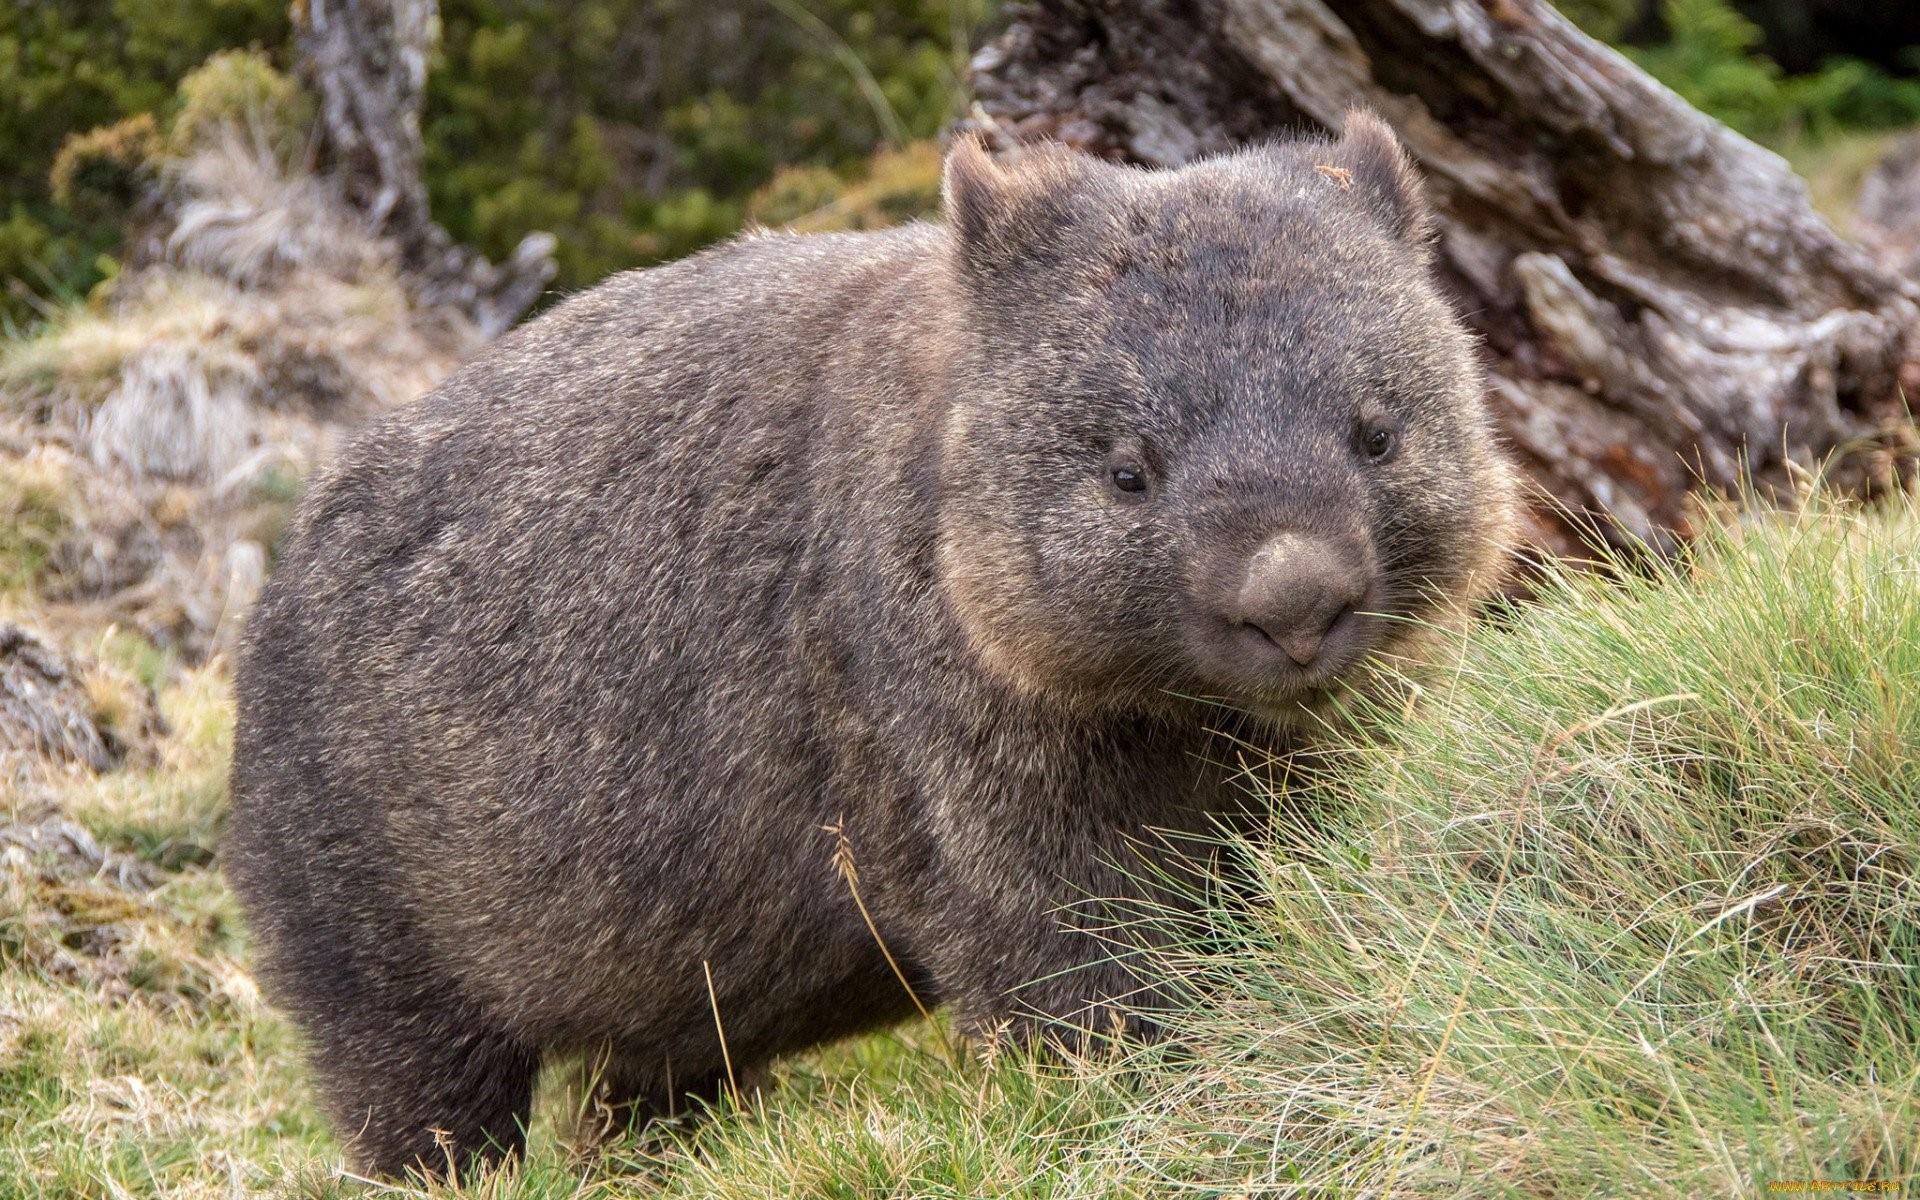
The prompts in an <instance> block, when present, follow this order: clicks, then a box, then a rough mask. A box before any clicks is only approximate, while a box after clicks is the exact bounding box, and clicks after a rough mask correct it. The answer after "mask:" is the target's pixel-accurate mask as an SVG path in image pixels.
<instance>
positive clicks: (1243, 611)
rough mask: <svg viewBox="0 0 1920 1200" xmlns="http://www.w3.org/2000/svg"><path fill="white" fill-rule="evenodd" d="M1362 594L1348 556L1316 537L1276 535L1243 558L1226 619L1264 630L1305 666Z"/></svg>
mask: <svg viewBox="0 0 1920 1200" xmlns="http://www.w3.org/2000/svg"><path fill="white" fill-rule="evenodd" d="M1366 593H1367V581H1366V573H1365V571H1364V569H1363V568H1362V567H1361V565H1360V564H1359V563H1358V562H1357V561H1356V560H1355V559H1354V558H1353V557H1351V556H1349V555H1347V554H1344V553H1342V552H1341V551H1340V550H1338V549H1336V548H1335V547H1333V546H1331V545H1329V544H1328V543H1326V542H1323V541H1321V540H1319V539H1317V538H1312V537H1307V536H1305V535H1302V534H1298V533H1282V534H1280V535H1278V536H1277V537H1274V538H1273V539H1271V540H1270V541H1268V542H1267V543H1266V544H1265V545H1263V546H1261V547H1260V549H1258V550H1256V551H1255V552H1254V555H1253V557H1252V559H1250V560H1249V561H1248V563H1247V574H1246V578H1245V579H1243V580H1242V581H1241V584H1240V588H1239V590H1238V592H1237V593H1235V594H1234V596H1233V598H1232V601H1231V603H1230V606H1229V611H1228V613H1227V617H1228V619H1229V620H1231V621H1233V622H1234V623H1236V624H1239V625H1243V626H1246V627H1248V628H1249V629H1253V630H1258V631H1259V632H1260V633H1262V634H1264V635H1265V636H1266V639H1267V640H1268V641H1270V642H1272V643H1273V644H1274V645H1276V646H1278V647H1279V648H1280V649H1281V650H1283V651H1285V652H1286V655H1287V657H1288V658H1290V659H1292V660H1293V662H1294V664H1295V665H1296V666H1300V667H1310V666H1312V665H1313V663H1314V661H1315V660H1316V659H1318V658H1319V657H1320V649H1321V646H1322V645H1323V644H1324V643H1325V642H1326V640H1327V635H1328V634H1330V633H1332V632H1333V630H1334V628H1335V627H1336V626H1338V625H1339V624H1340V622H1341V621H1342V620H1344V619H1345V618H1346V617H1347V616H1348V615H1349V614H1350V613H1352V612H1353V611H1354V609H1355V608H1356V607H1357V606H1358V605H1359V604H1360V602H1361V600H1362V599H1363V598H1365V596H1366Z"/></svg>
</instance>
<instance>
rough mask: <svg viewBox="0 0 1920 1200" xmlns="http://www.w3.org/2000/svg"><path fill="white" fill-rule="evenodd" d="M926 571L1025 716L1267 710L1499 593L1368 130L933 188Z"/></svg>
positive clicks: (1470, 406)
mask: <svg viewBox="0 0 1920 1200" xmlns="http://www.w3.org/2000/svg"><path fill="white" fill-rule="evenodd" d="M946 197H947V198H946V203H947V218H948V223H949V226H950V228H951V245H952V255H953V259H952V264H951V265H952V271H953V275H954V278H955V280H956V281H957V287H958V289H959V291H960V294H961V297H962V304H963V305H964V308H965V313H964V319H963V321H962V332H961V333H960V335H959V336H960V338H961V343H962V349H961V350H960V351H959V353H958V355H957V359H956V369H955V374H954V377H955V383H954V389H955V394H954V397H953V404H952V408H951V415H950V417H949V419H948V425H947V428H946V431H945V435H944V440H943V443H942V478H941V483H942V530H941V569H942V578H943V582H944V585H945V587H946V589H947V595H948V597H949V601H950V603H951V604H952V606H953V609H954V611H955V613H956V614H957V615H958V617H959V619H960V622H961V624H962V625H963V627H964V628H965V629H966V632H967V636H968V638H969V640H970V642H971V643H972V645H973V647H974V649H975V650H976V652H977V653H979V654H980V656H981V657H982V658H983V659H984V660H985V661H986V663H987V664H988V665H989V667H990V668H992V669H993V670H994V671H996V672H997V673H998V674H1000V675H1001V676H1002V677H1003V678H1005V679H1007V680H1009V681H1011V682H1012V683H1014V684H1015V685H1016V686H1018V687H1020V688H1021V689H1023V690H1026V691H1029V692H1044V693H1050V694H1055V695H1059V696H1062V697H1065V696H1069V695H1076V696H1080V697H1083V698H1086V699H1088V700H1091V701H1093V702H1097V703H1100V704H1103V705H1111V704H1116V703H1117V704H1123V705H1128V704H1137V705H1138V706H1139V707H1141V708H1151V707H1159V706H1161V705H1163V704H1165V703H1167V697H1168V696H1169V695H1173V694H1182V695H1188V696H1211V697H1224V698H1227V699H1229V700H1232V701H1234V702H1237V703H1240V704H1243V705H1247V706H1249V707H1253V708H1256V709H1265V710H1268V711H1274V710H1280V709H1284V708H1286V707H1288V706H1289V705H1290V703H1291V702H1292V701H1295V700H1299V699H1304V698H1310V697H1311V696H1312V695H1314V694H1315V693H1317V692H1318V691H1319V690H1320V689H1322V688H1324V687H1325V686H1326V685H1328V684H1329V683H1331V682H1333V681H1334V680H1335V679H1337V678H1340V677H1342V676H1343V675H1346V674H1348V673H1350V672H1351V671H1352V670H1353V668H1355V667H1356V666H1358V665H1360V664H1363V663H1365V662H1367V661H1368V660H1369V659H1370V658H1372V657H1374V656H1376V655H1379V654H1383V653H1390V652H1396V651H1402V650H1404V649H1405V648H1406V647H1407V645H1408V643H1409V641H1410V640H1411V638H1412V636H1413V635H1414V633H1415V631H1416V630H1417V629H1419V628H1420V627H1421V626H1422V624H1423V623H1424V624H1427V625H1431V624H1432V623H1435V622H1436V621H1445V620H1449V619H1451V618H1453V617H1455V616H1457V615H1458V614H1459V613H1460V612H1461V611H1463V610H1464V609H1465V608H1466V607H1467V606H1468V605H1470V604H1471V603H1472V602H1473V601H1474V600H1476V599H1478V598H1480V597H1482V596H1484V595H1485V594H1486V593H1487V592H1488V591H1489V590H1490V589H1491V588H1492V587H1493V586H1495V585H1496V584H1497V583H1498V582H1499V577H1500V574H1501V571H1502V569H1503V566H1504V564H1505V561H1506V558H1507V548H1508V543H1509V540H1510V538H1511V530H1512V527H1513V524H1514V517H1515V511H1516V509H1515V506H1516V501H1515V484H1514V477H1513V475H1512V472H1511V470H1510V468H1509V467H1508V465H1507V464H1506V462H1505V461H1504V460H1503V458H1502V456H1501V454H1500V452H1499V449H1498V448H1497V446H1496V442H1495V438H1494V434H1493V431H1492V427H1491V423H1490V421H1489V417H1488V413H1487V411H1486V408H1485V405H1484V402H1483V399H1482V394H1483V387H1484V384H1483V380H1482V377H1481V373H1480V371H1479V369H1478V367H1477V365H1476V362H1475V357H1474V354H1473V349H1472V346H1471V345H1470V343H1469V340H1468V337H1467V335H1466V334H1465V332H1464V331H1463V330H1462V329H1461V327H1460V326H1459V324H1458V322H1457V321H1456V320H1455V318H1454V316H1453V315H1452V312H1451V310H1450V309H1449V307H1448V305H1447V304H1446V302H1445V301H1444V300H1443V299H1442V298H1441V296H1440V294H1439V292H1438V290H1437V289H1436V287H1435V286H1434V283H1433V281H1432V279H1431V276H1430V271H1429V263H1428V250H1427V240H1428V236H1429V218H1428V215H1427V210H1426V208H1425V205H1424V202H1423V200H1422V198H1421V195H1420V191H1419V184H1418V181H1417V179H1416V177H1415V176H1414V174H1413V171H1412V169H1411V167H1410V166H1409V165H1408V163H1407V160H1406V158H1405V156H1404V154H1403V153H1402V152H1401V149H1400V146H1399V144H1398V142H1397V141H1396V140H1395V139H1394V136H1393V134H1392V133H1391V131H1389V130H1388V128H1387V127H1386V126H1385V125H1383V124H1381V123H1380V122H1379V121H1378V120H1376V119H1374V118H1372V117H1370V116H1367V115H1365V114H1355V115H1353V116H1351V117H1349V118H1348V120H1347V123H1346V132H1345V135H1344V136H1343V137H1342V138H1341V139H1340V140H1339V141H1337V142H1325V141H1301V142H1294V143H1283V144H1276V145H1272V146H1266V147H1261V148H1257V149H1250V150H1244V151H1241V152H1239V153H1236V154H1233V155H1231V156H1228V157H1223V158H1216V159H1212V160H1208V161H1204V162H1200V163H1197V164H1194V165H1192V166H1188V167H1184V168H1181V169H1178V170H1173V171H1163V172H1151V171H1141V170H1135V169H1131V168H1126V167H1121V166H1116V165H1112V164H1108V163H1103V162H1100V161H1098V160H1095V159H1092V158H1090V157H1087V156H1084V155H1080V154H1076V153H1073V152H1071V151H1067V150H1063V149H1059V148H1042V149H1038V150H1030V151H1027V152H1026V153H1025V154H1024V155H1023V156H1022V157H1021V159H1020V160H1018V161H1016V162H1014V163H1012V164H1011V165H1005V166H1003V165H1000V164H997V163H995V162H994V161H993V160H992V159H990V158H989V157H988V156H987V155H986V153H985V152H984V151H983V150H981V149H980V148H979V146H978V145H976V144H974V143H972V142H966V141H963V142H961V143H960V144H959V145H958V146H957V147H956V148H955V150H954V151H953V153H952V155H951V156H950V157H949V159H948V163H947V172H946Z"/></svg>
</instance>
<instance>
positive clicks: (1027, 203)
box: [941, 133, 1088, 271]
mask: <svg viewBox="0 0 1920 1200" xmlns="http://www.w3.org/2000/svg"><path fill="white" fill-rule="evenodd" d="M1016 153H1017V156H1018V157H1017V158H1016V159H1015V161H1013V162H1010V163H1001V162H998V161H996V160H995V159H994V157H993V155H992V154H990V153H988V151H987V147H986V143H985V142H983V141H982V140H981V139H980V137H979V136H978V135H977V134H972V133H967V134H962V135H961V136H960V137H959V138H958V139H957V140H956V141H955V142H954V143H953V149H951V150H949V151H947V162H946V169H945V171H944V173H943V176H942V179H941V191H942V194H943V198H944V201H945V209H946V217H947V225H948V226H949V227H950V228H951V229H952V230H953V237H954V242H955V244H956V245H957V246H958V248H959V251H960V259H961V262H962V263H964V264H966V265H967V266H968V267H970V268H975V269H979V270H982V271H989V270H992V269H994V268H999V269H1006V268H1008V267H1009V266H1014V267H1017V265H1018V264H1019V263H1020V262H1021V261H1023V260H1024V259H1025V258H1027V257H1028V256H1029V255H1030V254H1031V252H1032V251H1034V250H1035V249H1036V248H1038V247H1041V246H1044V245H1046V244H1047V243H1048V242H1049V241H1051V240H1053V239H1055V238H1057V237H1058V236H1059V235H1060V234H1061V232H1062V231H1063V229H1064V228H1065V227H1066V226H1067V225H1069V224H1070V223H1071V222H1072V221H1073V219H1074V213H1075V204H1076V193H1077V191H1078V186H1079V184H1080V183H1081V182H1082V180H1083V178H1084V176H1085V173H1086V171H1087V169H1088V166H1087V162H1086V161H1085V156H1084V155H1081V154H1078V153H1075V152H1074V151H1072V150H1069V149H1067V148H1066V147H1064V146H1052V145H1044V144H1043V145H1038V146H1028V147H1023V148H1021V149H1020V150H1018V151H1017V152H1016Z"/></svg>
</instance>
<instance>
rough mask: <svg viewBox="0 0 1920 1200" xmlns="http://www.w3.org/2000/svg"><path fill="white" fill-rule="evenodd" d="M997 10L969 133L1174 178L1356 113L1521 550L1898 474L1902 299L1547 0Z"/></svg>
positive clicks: (1876, 485) (1906, 307) (1650, 529)
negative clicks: (1531, 516)
mask: <svg viewBox="0 0 1920 1200" xmlns="http://www.w3.org/2000/svg"><path fill="white" fill-rule="evenodd" d="M1009 15H1010V18H1011V21H1010V24H1009V26H1008V28H1007V30H1006V32H1005V33H1004V34H1003V35H1002V36H1001V37H999V38H998V39H997V40H996V41H994V42H993V43H991V44H990V45H989V46H987V47H986V48H985V49H984V50H982V51H981V52H980V54H979V55H978V56H977V57H976V58H975V60H974V69H973V84H974V88H975V92H976V97H977V107H976V109H975V118H974V122H973V123H974V124H976V125H978V126H980V127H981V128H983V129H984V130H985V131H986V132H987V133H988V134H989V136H991V137H994V138H997V139H999V140H1000V141H1002V142H1019V141H1030V140H1036V139H1048V138H1051V139H1058V140H1062V141H1066V142H1069V143H1072V144H1075V145H1078V146H1081V147H1083V148H1085V149H1088V150H1090V151H1092V152H1094V153H1097V154H1101V155H1105V156H1108V157H1112V158H1120V159H1129V160H1135V161H1141V162H1149V163H1163V164H1171V163H1178V162H1181V161H1184V160H1186V159H1189V158H1192V157H1194V156H1196V155H1201V154H1206V153H1209V152H1213V151H1218V150H1222V149H1225V148H1227V147H1228V146H1231V145H1233V144H1235V143H1239V142H1245V141H1248V140H1252V139H1256V138H1260V137H1265V136H1271V135H1274V134H1277V133H1281V132H1283V131H1288V130H1294V129H1312V128H1316V127H1317V128H1324V129H1338V128H1339V126H1340V124H1341V122H1342V121H1343V119H1344V114H1345V113H1347V112H1348V111H1349V110H1350V109H1352V108H1355V107H1359V106H1364V107H1367V108H1371V109H1373V110H1374V111H1376V112H1378V113H1380V114H1381V115H1383V116H1384V117H1385V118H1386V119H1387V120H1388V121H1389V122H1391V123H1392V124H1393V126H1394V127H1395V128H1396V129H1397V130H1398V131H1399V134H1400V136H1401V138H1402V139H1403V140H1404V141H1405V143H1406V145H1407V148H1408V149H1409V151H1410V152H1411V153H1412V154H1413V156H1414V157H1415V158H1416V160H1417V161H1418V162H1419V163H1420V165H1421V167H1422V168H1423V170H1424V173H1425V175H1426V178H1427V181H1428V185H1429V191H1430V193H1431V195H1432V197H1433V200H1434V203H1435V206H1436V208H1437V210H1438V213H1439V216H1440V235H1439V242H1438V247H1437V248H1438V261H1439V265H1440V270H1441V271H1442V274H1443V276H1444V278H1445V279H1446V281H1447V284H1448V286H1449V288H1450V290H1451V292H1452V293H1453V295H1454V297H1455V299H1456V302H1457V303H1458V305H1459V308H1460V311H1461V313H1462V315H1463V316H1464V317H1465V318H1466V320H1467V321H1468V322H1469V323H1470V324H1471V325H1472V326H1473V327H1474V328H1475V329H1476V330H1477V331H1478V332H1479V333H1480V334H1481V335H1482V336H1483V338H1484V341H1485V347H1486V354H1487V359H1488V364H1489V367H1490V371H1491V389H1492V396H1493V401H1494V403H1495V405H1496V407H1497V408H1498V410H1499V412H1500V413H1501V415H1502V418H1503V420H1504V423H1505V426H1506V430H1507V432H1508V435H1509V437H1510V438H1511V440H1512V442H1513V444H1514V446H1515V448H1516V450H1517V451H1518V453H1519V454H1520V456H1521V457H1522V459H1523V461H1525V463H1526V464H1527V465H1528V467H1529V468H1530V469H1531V471H1532V473H1533V474H1534V476H1535V477H1536V478H1537V479H1538V480H1539V481H1540V482H1541V483H1542V484H1543V485H1544V490H1545V492H1546V494H1547V496H1548V497H1551V501H1552V503H1543V504H1542V505H1541V515H1542V520H1541V524H1540V530H1539V540H1540V541H1541V542H1542V543H1543V544H1544V545H1547V546H1549V547H1552V548H1555V549H1562V550H1564V549H1569V548H1572V547H1573V546H1575V545H1576V543H1577V537H1578V535H1577V534H1576V532H1575V528H1576V526H1577V525H1579V524H1581V523H1584V521H1585V520H1586V519H1587V517H1588V516H1589V515H1591V516H1594V517H1599V518H1602V519H1601V521H1600V524H1601V526H1602V528H1603V529H1605V530H1606V531H1607V533H1608V535H1609V536H1610V537H1614V538H1620V537H1621V536H1622V535H1625V536H1626V537H1628V538H1631V539H1636V540H1645V541H1649V542H1652V543H1653V544H1655V545H1660V546H1666V545H1670V544H1671V543H1672V539H1673V537H1674V536H1675V535H1676V534H1677V535H1679V536H1683V537H1684V536H1685V535H1686V533H1687V532H1688V530H1689V528H1690V521H1691V516H1692V514H1693V511H1694V510H1693V508H1692V503H1691V500H1690V497H1691V496H1692V495H1693V494H1694V493H1695V492H1696V491H1697V490H1699V489H1708V490H1713V491H1722V492H1732V491H1735V490H1737V489H1739V488H1740V487H1741V486H1742V484H1743V481H1746V480H1749V479H1750V480H1751V481H1752V482H1753V484H1755V485H1756V486H1757V487H1758V488H1759V489H1761V490H1762V492H1763V493H1765V492H1778V493H1780V494H1787V493H1789V492H1790V491H1791V490H1792V489H1793V487H1794V486H1795V485H1796V484H1797V482H1798V480H1797V478H1796V477H1797V476H1798V475H1799V474H1800V472H1801V469H1803V468H1811V467H1814V466H1815V465H1816V464H1819V463H1821V462H1823V461H1829V460H1831V467H1830V474H1829V478H1831V479H1832V480H1833V481H1834V482H1836V483H1837V484H1840V485H1841V486H1845V487H1849V488H1852V489H1855V490H1858V491H1862V492H1873V491H1877V490H1881V489H1885V488H1888V487H1891V486H1895V485H1898V484H1902V483H1904V481H1905V480H1906V479H1907V478H1908V477H1909V476H1910V473H1911V470H1912V455H1911V451H1912V447H1913V444H1914V438H1913V431H1912V426H1911V424H1910V422H1908V420H1907V419H1906V413H1905V409H1904V407H1903V402H1902V391H1903V388H1904V390H1905V392H1906V393H1907V394H1915V393H1920V362H1916V361H1915V359H1916V353H1917V352H1920V338H1916V326H1917V325H1920V288H1916V286H1915V284H1914V283H1913V282H1911V281H1909V280H1907V279H1904V278H1902V277H1901V276H1900V274H1899V273H1897V272H1895V271H1892V270H1889V269H1888V268H1887V267H1886V266H1885V265H1883V264H1882V263H1880V262H1878V261H1876V259H1875V258H1874V256H1872V255H1871V254H1869V253H1868V252H1867V251H1866V250H1864V249H1863V248H1861V247H1860V246H1857V245H1855V244H1853V243H1852V242H1849V241H1847V240H1846V239H1844V238H1842V237H1840V236H1839V235H1838V234H1836V233H1835V232H1834V231H1833V229H1832V228H1830V227H1829V226H1828V225H1827V224H1826V223H1825V222H1824V221H1823V220H1821V218H1820V217H1818V216H1817V215H1815V213H1814V212H1813V210H1812V208H1811V207H1810V205H1809V204H1808V200H1807V196H1806V191H1805V188H1804V187H1803V186H1802V185H1801V183H1800V182H1799V180H1797V179H1796V178H1795V177H1794V176H1793V174H1792V172H1791V171H1790V170H1789V169H1788V168H1787V165H1786V164H1785V163H1784V162H1783V161H1782V160H1781V159H1779V158H1778V157H1777V156H1775V155H1774V154H1772V153H1769V152H1768V151H1766V150H1764V149H1762V148H1760V147H1758V146H1756V145H1754V144H1752V143H1750V142H1748V141H1746V140H1745V139H1743V138H1741V137H1740V136H1738V135H1737V134H1735V133H1733V132H1732V131H1730V130H1728V129H1726V128H1725V127H1724V126H1721V125H1720V124H1718V123H1717V122H1715V121H1713V120H1711V119H1709V118H1708V117H1706V116H1704V115H1703V114H1701V113H1700V112H1698V111H1696V110H1695V109H1693V108H1691V107H1690V106H1688V105H1687V104H1686V103H1685V102H1684V101H1682V100H1681V99H1679V98H1678V97H1677V96H1675V95H1673V94H1672V93H1671V92H1669V91H1667V90H1666V89H1665V88H1662V87H1661V86H1660V85H1659V84H1657V83H1655V82H1654V81H1653V80H1652V79H1651V78H1649V77H1648V76H1647V75H1645V74H1644V73H1643V72H1641V71H1640V70H1638V69H1637V68H1636V67H1634V66H1633V64H1631V63H1630V62H1628V61H1627V60H1626V59H1625V58H1623V57H1621V56H1620V55H1618V54H1616V53H1615V52H1613V51H1612V50H1610V49H1608V48H1607V47H1606V46H1604V45H1601V44H1599V43H1597V42H1595V41H1593V40H1592V39H1590V38H1588V37H1586V36H1585V35H1583V34H1582V33H1580V32H1579V30H1578V29H1576V28H1575V27H1574V26H1573V25H1572V24H1570V23H1569V22H1568V21H1566V20H1565V19H1564V18H1562V17H1561V16H1560V15H1559V14H1557V13H1556V12H1555V11H1554V10H1553V9H1552V8H1551V7H1549V6H1548V5H1547V4H1546V3H1543V2H1541V0H1338V2H1333V0H1327V2H1322V0H1212V2H1206V0H1057V2H1049V3H1039V4H1033V3H1026V4H1021V5H1019V6H1017V7H1016V8H1015V9H1014V10H1013V11H1012V12H1011V13H1010V14H1009ZM1836 452H1840V454H1839V457H1837V458H1835V457H1832V456H1835V455H1836ZM1556 509H1564V510H1565V512H1558V511H1555V510H1556ZM1568 514H1576V515H1577V519H1576V520H1573V521H1569V520H1568V519H1567V515H1568Z"/></svg>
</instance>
